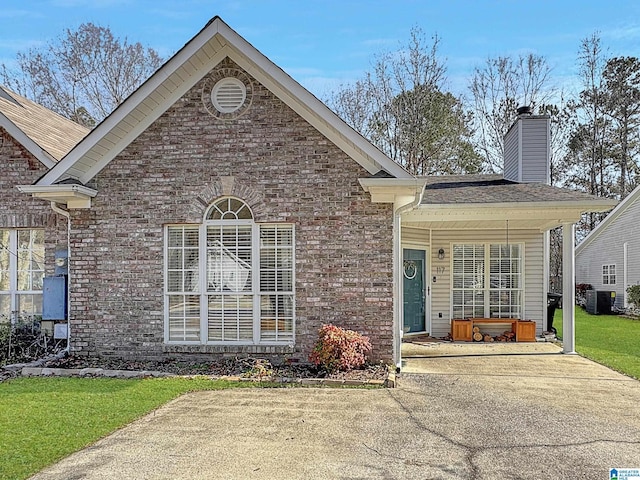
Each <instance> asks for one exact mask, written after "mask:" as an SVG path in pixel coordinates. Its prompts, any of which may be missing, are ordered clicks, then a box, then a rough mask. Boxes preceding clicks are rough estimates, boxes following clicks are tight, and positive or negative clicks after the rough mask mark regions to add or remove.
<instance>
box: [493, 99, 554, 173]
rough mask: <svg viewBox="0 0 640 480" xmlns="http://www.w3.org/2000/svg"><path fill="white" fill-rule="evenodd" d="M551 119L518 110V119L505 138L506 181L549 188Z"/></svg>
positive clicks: (530, 111) (527, 109)
mask: <svg viewBox="0 0 640 480" xmlns="http://www.w3.org/2000/svg"><path fill="white" fill-rule="evenodd" d="M550 148H551V147H550V117H549V116H548V115H533V114H532V110H531V107H520V108H518V118H517V119H516V121H515V122H514V123H513V125H511V128H510V129H509V131H508V132H507V134H506V135H505V136H504V178H505V180H511V181H513V182H520V183H546V184H549V183H550V180H549V175H550V174H549V159H550V158H551V151H550Z"/></svg>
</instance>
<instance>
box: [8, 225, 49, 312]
mask: <svg viewBox="0 0 640 480" xmlns="http://www.w3.org/2000/svg"><path fill="white" fill-rule="evenodd" d="M44 251H45V249H44V230H42V229H19V230H18V229H0V322H9V321H15V320H17V319H18V318H19V317H24V316H27V317H30V316H33V315H42V285H43V279H44Z"/></svg>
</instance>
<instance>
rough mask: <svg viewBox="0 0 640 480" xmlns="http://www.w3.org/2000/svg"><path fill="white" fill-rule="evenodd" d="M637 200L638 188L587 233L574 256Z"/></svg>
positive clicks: (639, 188) (638, 196)
mask: <svg viewBox="0 0 640 480" xmlns="http://www.w3.org/2000/svg"><path fill="white" fill-rule="evenodd" d="M638 198H640V186H638V187H636V188H635V189H634V190H633V192H631V193H630V194H629V195H627V197H626V198H625V199H624V200H623V201H622V202H620V203H619V204H618V206H617V207H615V208H614V209H613V210H611V212H609V214H608V215H607V216H606V217H604V220H602V221H601V222H600V223H599V224H598V225H596V228H594V229H593V230H591V232H589V235H587V236H586V237H585V238H584V240H582V242H580V244H579V245H578V246H577V247H576V255H578V254H579V253H580V252H581V251H582V250H584V249H585V248H586V247H587V245H589V244H590V243H591V242H593V241H594V240H595V239H596V238H597V237H598V235H600V234H601V233H602V232H603V231H605V230H606V228H607V225H609V224H610V223H611V222H613V221H614V220H615V219H616V218H618V217H619V216H620V215H621V214H622V213H623V212H624V211H625V210H626V209H627V208H628V207H630V206H631V205H633V202H635V201H636V200H638Z"/></svg>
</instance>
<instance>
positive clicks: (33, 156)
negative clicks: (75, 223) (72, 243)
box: [0, 86, 88, 322]
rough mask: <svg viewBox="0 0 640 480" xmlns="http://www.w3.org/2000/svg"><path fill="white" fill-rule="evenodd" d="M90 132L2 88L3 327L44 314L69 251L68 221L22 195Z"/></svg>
mask: <svg viewBox="0 0 640 480" xmlns="http://www.w3.org/2000/svg"><path fill="white" fill-rule="evenodd" d="M87 133H88V130H87V129H85V128H83V127H81V126H79V125H77V124H75V123H74V122H71V121H69V120H67V119H66V118H63V117H61V116H60V115H57V114H55V113H53V112H51V111H50V110H48V109H46V108H44V107H42V106H40V105H38V104H36V103H34V102H32V101H30V100H27V99H26V98H24V97H22V96H20V95H18V94H16V93H14V92H11V91H9V90H8V89H6V88H4V87H2V86H0V165H1V166H2V175H1V176H0V205H2V209H1V210H0V322H6V321H15V320H16V319H17V316H20V315H23V316H31V315H39V314H41V313H42V282H43V278H44V276H45V275H51V274H52V273H53V270H54V267H53V265H54V258H55V252H56V249H57V248H58V247H60V248H62V249H63V250H66V245H67V227H66V223H65V222H64V221H63V220H64V218H63V217H61V216H59V215H58V214H56V213H55V212H54V211H53V210H52V209H51V208H50V206H49V205H48V204H46V203H44V202H42V201H41V200H38V199H35V198H29V197H27V196H25V195H23V194H22V193H20V192H19V191H18V190H17V189H16V186H17V185H20V184H23V183H31V182H35V181H36V180H38V178H40V177H41V176H42V175H44V174H45V173H46V172H47V171H48V170H49V169H50V168H51V167H53V166H54V165H55V164H56V162H57V161H58V160H59V159H60V158H62V157H63V156H64V155H65V154H66V153H67V152H68V151H69V150H70V149H71V147H73V146H74V145H75V144H76V143H78V142H79V141H80V140H81V139H82V138H83V137H84V136H85V135H86V134H87Z"/></svg>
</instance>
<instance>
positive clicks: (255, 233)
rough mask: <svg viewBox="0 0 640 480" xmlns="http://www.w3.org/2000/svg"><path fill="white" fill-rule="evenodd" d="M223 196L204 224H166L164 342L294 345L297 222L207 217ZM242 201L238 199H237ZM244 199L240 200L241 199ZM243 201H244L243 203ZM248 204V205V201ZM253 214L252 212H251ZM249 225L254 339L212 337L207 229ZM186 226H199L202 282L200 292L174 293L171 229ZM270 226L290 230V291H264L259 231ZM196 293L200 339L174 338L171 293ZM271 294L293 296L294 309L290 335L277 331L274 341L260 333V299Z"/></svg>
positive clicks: (249, 293)
mask: <svg viewBox="0 0 640 480" xmlns="http://www.w3.org/2000/svg"><path fill="white" fill-rule="evenodd" d="M224 198H233V197H224ZM220 200H222V199H219V200H218V201H216V202H214V204H213V205H212V206H211V207H210V208H209V209H208V210H207V213H206V214H205V219H204V221H203V222H202V223H201V224H168V225H165V229H164V230H165V231H164V265H163V269H164V299H165V300H164V341H165V343H167V344H174V345H265V346H269V345H274V346H275V345H292V344H294V343H295V324H296V312H295V228H294V224H291V223H284V222H281V223H257V222H255V221H254V220H253V219H246V218H245V219H229V218H228V217H225V219H220V220H208V219H207V218H208V216H209V214H210V212H212V211H213V209H214V208H215V205H216V204H217V203H218V202H219V201H220ZM236 200H239V199H236ZM240 201H241V200H240ZM243 203H244V202H243ZM245 205H246V204H245ZM251 217H253V215H251ZM236 225H238V226H250V227H251V289H250V291H249V290H248V291H246V295H251V296H252V322H253V336H252V339H251V340H222V341H220V340H214V341H210V340H209V338H208V337H209V335H208V328H209V312H208V303H209V302H208V300H209V296H210V295H215V294H216V293H215V292H212V291H208V288H207V287H208V285H207V282H208V279H207V268H208V265H207V263H208V256H207V229H208V227H211V226H215V227H218V226H236ZM184 227H192V228H193V227H196V228H198V238H199V241H198V252H199V254H198V271H199V277H198V278H199V282H198V289H197V291H193V292H186V293H185V292H182V293H180V292H177V291H176V292H172V291H169V289H168V284H169V281H168V279H169V274H168V272H169V232H170V231H171V229H172V228H184ZM269 227H275V228H277V227H283V228H285V229H287V230H289V231H290V232H291V291H290V292H284V291H273V292H272V291H270V290H261V285H260V254H261V237H260V231H261V228H269ZM181 294H187V295H197V296H198V297H199V298H200V307H199V308H200V332H199V339H198V340H193V341H188V340H171V339H170V333H171V332H170V330H169V328H170V325H169V323H170V318H169V304H170V300H169V299H170V296H172V295H181ZM220 294H221V295H223V296H224V295H231V296H233V295H236V294H238V293H236V292H232V293H224V292H221V293H220ZM270 294H274V295H275V294H281V295H290V296H291V309H292V318H291V322H292V324H291V334H290V335H284V337H285V338H284V339H283V340H278V339H277V337H278V334H277V332H276V335H275V337H276V338H275V340H263V339H261V334H262V333H263V332H262V330H261V326H262V325H261V324H262V311H261V304H260V302H261V299H262V297H263V296H265V295H270Z"/></svg>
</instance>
